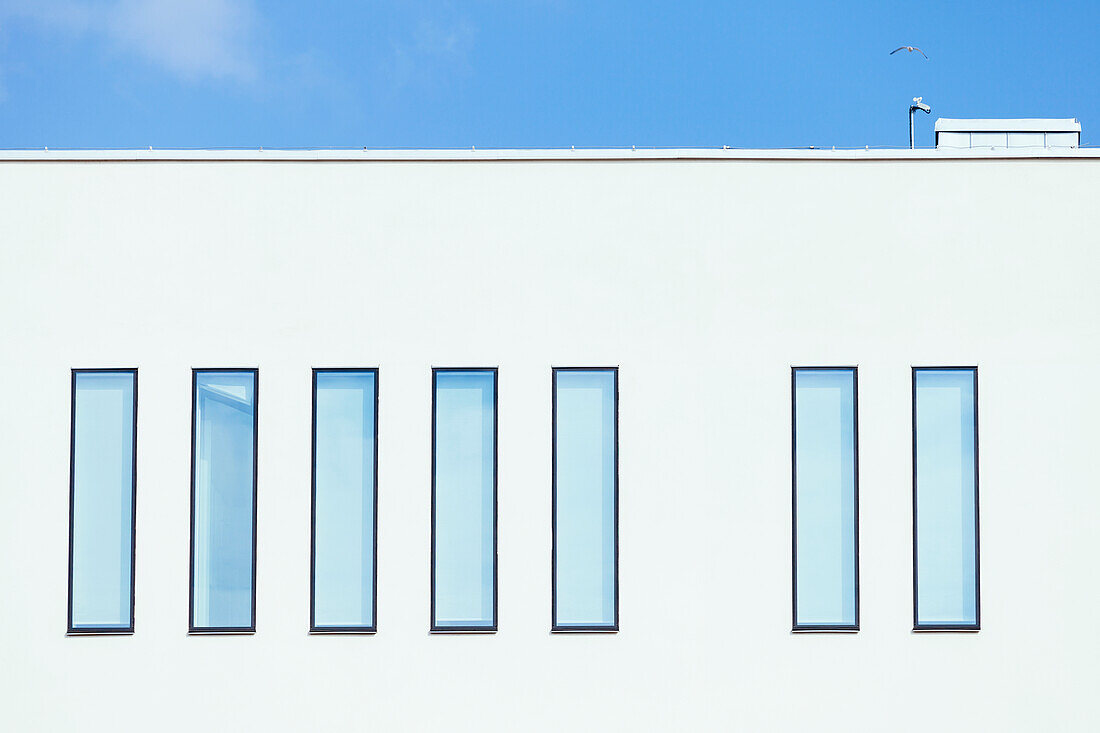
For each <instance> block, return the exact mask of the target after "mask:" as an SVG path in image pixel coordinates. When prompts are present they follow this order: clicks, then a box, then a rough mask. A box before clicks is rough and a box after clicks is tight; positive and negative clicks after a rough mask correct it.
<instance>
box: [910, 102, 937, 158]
mask: <svg viewBox="0 0 1100 733" xmlns="http://www.w3.org/2000/svg"><path fill="white" fill-rule="evenodd" d="M923 99H924V97H913V103H912V104H911V105H909V149H910V150H912V149H913V148H915V147H917V146H916V142H915V140H914V139H913V113H914V112H916V111H917V110H918V109H919V110H920V111H921V112H924V113H925V114H926V115H929V114H932V108H931V107H930V106H929V105H927V104H925V103H924V102H922V101H921V100H923Z"/></svg>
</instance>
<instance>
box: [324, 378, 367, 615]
mask: <svg viewBox="0 0 1100 733" xmlns="http://www.w3.org/2000/svg"><path fill="white" fill-rule="evenodd" d="M377 421H378V370H377V369H314V370H313V554H312V558H311V559H312V575H311V578H312V589H311V590H312V597H311V603H310V627H311V630H313V631H362V632H369V631H374V630H375V620H374V619H375V611H376V609H377V607H378V606H377V601H376V600H375V590H376V583H375V578H376V569H377V564H376V558H375V550H376V547H377V544H376V540H375V537H376V531H377V526H378V525H377V519H376V516H377V515H376V511H377V506H378V503H377V493H376V486H377V479H378V467H377V458H378V433H377Z"/></svg>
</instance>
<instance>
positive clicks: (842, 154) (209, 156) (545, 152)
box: [0, 133, 1100, 163]
mask: <svg viewBox="0 0 1100 733" xmlns="http://www.w3.org/2000/svg"><path fill="white" fill-rule="evenodd" d="M937 134H940V133H937ZM962 134H971V133H962ZM1029 134H1030V133H1029ZM1038 134H1040V135H1042V134H1044V133H1038ZM1046 134H1051V133H1046ZM1069 134H1076V133H1069ZM994 148H995V149H994ZM967 158H976V159H977V158H985V159H988V158H1100V148H1084V149H1082V148H1079V147H1077V146H1076V144H1075V145H1074V146H1064V147H1063V146H1053V145H1052V146H1046V145H1041V144H1040V145H1033V146H1018V147H1013V146H1004V145H1002V146H999V147H998V146H989V145H986V146H984V147H977V146H975V147H974V148H973V149H971V148H970V146H960V147H953V146H946V147H944V146H941V147H939V148H938V149H932V148H918V149H916V150H910V149H909V148H907V147H906V148H885V147H877V148H876V147H865V148H822V147H807V148H770V149H741V148H728V147H722V148H637V149H635V148H476V149H474V148H440V149H425V148H420V149H402V150H397V149H375V148H370V149H368V148H303V149H270V148H235V149H224V148H221V149H219V148H207V149H180V148H176V149H171V148H164V149H160V148H138V149H60V148H48V149H44V148H34V149H8V150H0V163H11V162H20V161H22V162H173V161H181V162H182V161H212V162H218V161H222V162H264V161H267V162H291V161H341V162H357V161H363V162H372V161H373V162H391V161H393V162H396V161H493V160H513V161H538V160H547V161H569V160H577V161H592V160H608V161H629V160H651V161H655V160H957V159H967Z"/></svg>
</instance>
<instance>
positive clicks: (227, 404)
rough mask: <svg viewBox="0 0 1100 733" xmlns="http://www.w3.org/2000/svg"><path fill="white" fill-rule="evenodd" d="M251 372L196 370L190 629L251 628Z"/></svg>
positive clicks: (253, 385)
mask: <svg viewBox="0 0 1100 733" xmlns="http://www.w3.org/2000/svg"><path fill="white" fill-rule="evenodd" d="M255 414H256V374H255V373H254V372H217V371H209V372H196V373H195V425H194V430H195V436H194V439H195V454H194V462H195V464H194V466H193V470H194V472H195V479H194V480H195V485H194V494H195V497H194V506H193V507H192V512H193V521H194V536H193V537H192V547H193V553H194V554H193V556H192V558H191V561H192V564H193V565H192V567H193V572H194V587H193V588H192V594H193V595H192V600H193V605H192V609H191V612H192V625H193V626H194V627H195V628H197V629H202V628H250V627H251V626H252V561H253V558H252V525H253V522H254V521H255V517H254V516H253V497H254V492H255V483H254V480H253V479H254V473H253V464H254V462H255V453H254V446H255Z"/></svg>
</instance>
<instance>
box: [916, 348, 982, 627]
mask: <svg viewBox="0 0 1100 733" xmlns="http://www.w3.org/2000/svg"><path fill="white" fill-rule="evenodd" d="M913 626H914V628H916V629H918V630H919V629H930V630H934V629H945V630H947V629H962V630H977V629H978V628H979V626H980V624H979V598H978V370H977V368H976V367H960V368H928V367H914V369H913Z"/></svg>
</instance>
